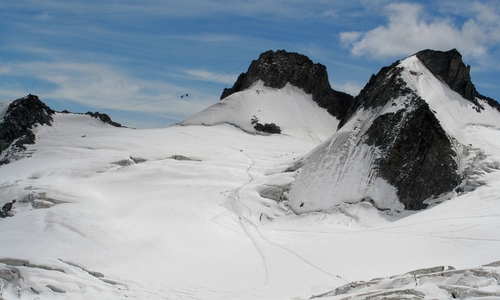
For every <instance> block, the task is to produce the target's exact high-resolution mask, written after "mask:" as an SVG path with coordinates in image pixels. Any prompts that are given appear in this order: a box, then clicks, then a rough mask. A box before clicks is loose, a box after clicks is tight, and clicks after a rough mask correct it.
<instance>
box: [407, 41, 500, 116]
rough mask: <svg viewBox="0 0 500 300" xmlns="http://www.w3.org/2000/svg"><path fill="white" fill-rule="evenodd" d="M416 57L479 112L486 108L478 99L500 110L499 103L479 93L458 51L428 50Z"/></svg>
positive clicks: (468, 68)
mask: <svg viewBox="0 0 500 300" xmlns="http://www.w3.org/2000/svg"><path fill="white" fill-rule="evenodd" d="M416 55H417V57H418V59H420V60H421V61H422V62H423V63H424V65H425V66H426V67H427V69H429V70H430V71H431V72H432V73H433V74H434V75H435V76H436V77H438V78H439V79H441V80H442V81H443V82H445V83H446V84H447V85H448V86H449V87H450V88H451V89H452V90H454V91H455V92H457V93H459V94H460V95H462V97H464V98H465V99H467V100H469V101H471V102H472V103H474V104H475V105H476V107H477V110H478V112H479V111H480V110H481V109H484V108H483V107H482V105H481V104H480V103H479V102H478V101H477V100H476V98H479V99H482V100H485V101H486V102H487V103H488V104H489V105H490V106H492V107H494V108H496V109H498V110H500V104H499V103H498V102H496V101H495V100H493V99H491V98H489V97H486V96H483V95H481V94H479V93H478V92H477V90H476V87H475V86H474V84H473V83H472V81H471V78H470V66H469V65H465V64H464V62H463V61H462V55H461V54H460V52H458V51H457V50H456V49H452V50H449V51H435V50H428V49H427V50H422V51H420V52H418V53H417V54H416Z"/></svg>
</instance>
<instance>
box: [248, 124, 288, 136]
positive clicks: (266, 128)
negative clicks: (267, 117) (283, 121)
mask: <svg viewBox="0 0 500 300" xmlns="http://www.w3.org/2000/svg"><path fill="white" fill-rule="evenodd" d="M253 128H255V130H257V131H262V132H265V133H277V134H280V133H281V128H280V127H279V126H278V125H276V124H274V123H270V124H269V123H265V124H261V123H255V126H254V127H253Z"/></svg>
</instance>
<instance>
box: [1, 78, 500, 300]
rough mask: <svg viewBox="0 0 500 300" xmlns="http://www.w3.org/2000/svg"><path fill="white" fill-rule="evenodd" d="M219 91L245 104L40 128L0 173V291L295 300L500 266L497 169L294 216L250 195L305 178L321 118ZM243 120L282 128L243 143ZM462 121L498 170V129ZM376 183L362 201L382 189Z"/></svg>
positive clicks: (7, 295) (303, 106)
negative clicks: (464, 180)
mask: <svg viewBox="0 0 500 300" xmlns="http://www.w3.org/2000/svg"><path fill="white" fill-rule="evenodd" d="M257 90H262V91H264V92H263V93H257V92H256V91H257ZM290 91H292V93H290ZM287 93H289V94H287ZM270 95H274V96H272V97H270ZM285 95H289V97H290V99H289V98H287V96H285ZM297 95H300V97H299V96H297ZM231 97H232V99H233V100H236V101H238V102H239V103H240V104H241V106H239V104H237V103H230V101H229V99H226V100H223V101H225V103H227V104H226V105H225V106H223V107H222V108H221V109H223V112H219V111H218V110H219V109H218V108H214V107H212V108H210V109H209V110H208V111H204V112H203V113H202V114H199V115H196V116H194V117H193V118H191V119H188V120H187V121H185V122H183V124H184V125H186V124H191V125H189V126H171V127H167V128H162V129H148V130H132V129H126V128H115V127H112V126H109V125H107V124H104V123H102V122H100V121H98V120H96V119H94V118H91V117H90V116H85V115H72V114H56V115H55V116H54V124H53V126H39V127H38V128H37V129H36V134H37V142H36V144H34V145H28V149H27V151H26V153H25V154H26V157H25V158H23V159H20V160H18V161H15V162H12V163H10V164H7V165H3V166H1V167H0V199H1V200H2V204H3V203H5V202H7V201H10V200H12V199H17V200H18V202H16V203H15V205H14V209H13V211H12V217H7V218H3V219H0V297H3V298H4V299H125V298H129V299H130V298H132V299H134V298H136V299H296V300H297V299H308V298H309V297H311V296H312V295H319V294H323V293H327V292H329V291H331V290H333V289H335V288H337V287H340V286H342V285H345V284H346V283H348V282H351V281H358V280H370V279H372V278H376V277H382V276H390V275H394V274H404V273H406V272H408V271H411V270H414V269H420V268H426V267H433V266H437V265H451V266H454V267H456V268H470V267H477V266H480V265H482V264H486V263H490V262H492V261H497V260H500V255H499V253H500V206H499V205H498V203H499V201H500V199H499V197H500V196H499V195H500V171H498V170H497V169H491V170H490V172H489V173H484V174H483V175H482V176H481V180H483V181H484V182H486V184H485V185H483V186H480V187H479V188H477V189H476V190H474V191H472V192H469V193H465V194H461V195H455V196H454V198H453V199H451V200H450V201H446V202H444V203H442V204H439V205H435V206H432V207H431V208H429V209H426V210H423V211H420V212H412V213H410V212H401V213H395V212H394V213H393V214H389V213H384V212H381V211H379V210H377V209H375V208H374V207H373V206H372V205H371V204H370V203H368V202H361V203H354V204H347V203H342V204H339V205H337V206H335V207H334V208H332V209H329V210H324V211H319V212H309V213H305V214H295V213H294V212H293V211H292V210H291V209H290V207H289V203H288V202H287V201H280V202H278V201H275V200H272V199H267V198H263V197H261V196H260V194H261V192H262V191H264V190H266V189H268V188H270V187H272V186H280V187H284V186H286V185H289V184H291V183H292V182H294V180H295V179H296V177H297V176H298V173H300V172H301V171H289V172H287V171H286V170H287V169H288V168H289V167H290V166H291V165H293V164H294V163H295V162H296V161H297V160H298V159H300V158H301V157H302V156H304V155H306V154H307V153H309V152H310V151H312V150H313V149H315V147H317V146H318V145H320V142H321V139H322V137H323V136H325V135H326V134H328V133H327V132H328V131H329V130H332V129H333V128H335V127H336V125H335V120H332V119H329V120H328V121H324V119H322V118H323V117H319V116H317V115H316V112H317V111H319V110H318V107H317V105H315V103H312V102H310V101H309V100H310V99H309V98H308V97H307V95H305V94H303V93H302V94H300V93H297V90H296V89H295V88H294V87H290V86H288V87H285V88H284V89H282V90H271V89H267V88H264V87H254V88H253V89H252V90H249V91H245V92H241V93H240V94H234V95H232V96H231ZM263 97H269V99H261V98H263ZM238 99H240V100H238ZM275 99H276V100H277V101H278V102H279V103H282V104H283V105H282V104H280V106H279V107H280V110H279V111H276V110H275V109H276V105H278V104H276V103H274V100H275ZM251 100H255V103H248V102H250V101H251ZM261 100H262V102H259V101H261ZM264 100H265V101H264ZM286 101H289V102H286ZM295 102H297V104H295ZM286 103H288V104H286ZM285 104H286V105H285ZM255 105H256V106H255ZM227 107H233V108H232V109H229V110H227ZM297 107H299V108H300V110H301V113H302V114H304V118H303V119H302V118H300V117H298V116H299V112H298V111H297ZM259 109H260V110H261V111H260V112H259ZM385 109H387V110H389V109H397V108H394V107H390V108H389V107H388V108H385ZM471 110H472V109H471ZM236 112H238V113H236ZM232 113H234V116H233V115H232ZM257 113H259V115H257ZM260 113H261V114H260ZM238 114H241V115H242V116H243V118H242V119H241V120H240V119H239V118H236V116H237V115H238ZM438 114H441V111H438ZM253 115H256V116H257V117H258V118H259V120H260V121H261V122H262V123H269V122H274V123H276V124H277V125H279V126H280V127H282V129H283V131H284V133H285V134H280V135H277V134H271V135H261V134H253V133H252V130H251V129H252V127H251V126H250V125H248V123H247V121H248V122H249V121H250V118H251V117H253ZM290 116H293V120H290ZM211 117H213V119H212V121H210V122H208V121H207V120H208V119H209V118H211ZM311 117H315V118H316V119H317V121H318V122H319V123H314V124H316V125H313V123H308V122H312V121H311V120H309V118H311ZM360 117H362V116H360ZM325 119H328V118H326V117H325ZM202 120H203V121H202ZM198 122H199V123H200V124H201V123H204V124H209V123H210V124H213V126H203V125H193V124H195V123H198ZM205 122H208V123H205ZM238 122H241V123H238ZM304 122H305V123H304ZM315 122H316V121H315ZM227 123H232V124H236V125H238V126H239V127H240V128H243V129H245V130H241V129H240V128H238V127H235V126H233V125H229V124H227ZM466 123H467V122H466ZM299 124H306V127H302V126H299ZM322 124H326V125H322ZM467 124H468V125H467V126H466V127H464V128H462V130H463V131H461V132H462V134H463V135H464V139H466V138H467V137H469V136H474V137H475V147H478V148H480V149H484V153H485V155H487V160H488V161H489V162H490V163H495V162H496V163H500V158H499V157H498V156H497V153H500V152H499V150H500V131H499V129H498V127H496V126H483V125H484V124H469V123H467ZM295 125H296V127H294V126H295ZM349 126H351V128H354V126H355V124H351V125H349ZM304 128H305V129H304ZM345 130H346V131H345V132H343V131H341V132H339V134H343V135H348V132H347V127H346V129H345ZM358 130H363V128H359V129H358ZM249 132H250V133H249ZM351 141H352V140H350V139H349V138H346V142H351ZM357 151H358V153H357V157H360V158H363V159H361V160H360V161H359V162H358V164H360V165H361V164H368V163H369V161H370V159H371V157H370V155H369V154H367V152H366V149H363V148H360V149H359V150H357ZM181 156H182V159H179V158H181ZM174 158H177V159H174ZM186 158H190V159H191V160H187V159H186ZM361 175H363V174H361ZM363 176H367V178H368V177H369V174H364V175H363ZM318 178H320V177H318ZM312 179H314V178H312ZM349 180H351V179H349ZM349 180H346V181H345V183H346V184H347V185H348V187H349V188H351V189H353V190H356V189H359V187H358V186H357V185H356V184H357V183H356V182H350V181H349ZM312 181H314V180H312ZM374 186H376V187H371V188H369V189H367V190H369V193H373V194H374V193H381V190H379V188H384V189H387V192H385V193H386V194H390V193H392V192H393V191H391V187H390V186H387V184H386V183H384V182H375V185H374ZM323 188H325V189H326V188H327V187H323ZM311 196H312V195H311ZM371 196H372V197H375V196H376V195H371ZM387 201H388V202H390V201H392V200H391V199H388V200H387ZM381 203H383V202H381ZM6 259H17V260H25V261H29V264H26V263H20V261H12V260H6ZM6 272H7V273H6ZM9 274H11V275H9ZM9 276H11V277H12V278H13V279H12V278H10V277H9ZM2 278H4V279H5V278H8V279H9V280H3V279H2ZM493 288H495V287H492V289H493ZM421 289H425V287H421ZM429 289H435V286H430V287H429ZM497 290H498V288H497ZM434 294H435V295H444V293H441V294H439V293H438V294H436V293H434Z"/></svg>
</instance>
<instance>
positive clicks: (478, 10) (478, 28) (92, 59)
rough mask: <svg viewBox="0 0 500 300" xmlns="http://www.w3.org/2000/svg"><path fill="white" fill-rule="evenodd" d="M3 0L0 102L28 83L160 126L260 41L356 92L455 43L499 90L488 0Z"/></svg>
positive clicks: (498, 49)
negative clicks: (400, 63) (374, 77)
mask: <svg viewBox="0 0 500 300" xmlns="http://www.w3.org/2000/svg"><path fill="white" fill-rule="evenodd" d="M2 2H3V3H2V8H1V10H0V37H1V39H0V101H3V100H12V99H17V98H20V97H23V96H25V95H27V94H28V93H32V94H36V95H38V96H40V98H41V99H42V101H44V102H45V103H46V104H48V105H49V106H50V107H52V108H53V109H55V110H64V109H67V110H69V111H73V112H87V111H89V110H90V111H100V112H105V113H108V114H109V115H110V116H111V117H112V119H113V120H115V121H117V122H120V123H122V124H124V125H128V126H132V127H137V128H150V127H164V126H167V125H169V124H172V123H175V122H178V121H180V120H182V119H184V118H186V117H188V116H190V115H193V114H194V113H196V112H198V111H200V110H202V109H203V108H205V107H207V106H209V105H211V104H213V103H215V102H217V101H218V100H219V97H220V94H221V93H222V90H223V88H224V87H231V86H232V84H233V83H234V81H235V80H236V77H237V76H238V74H240V73H241V72H245V71H246V70H247V68H248V66H249V64H250V62H251V61H252V60H253V59H256V58H258V56H259V54H260V53H262V52H264V51H267V50H270V49H271V50H277V49H285V50H287V51H292V52H299V53H302V54H305V55H307V56H309V57H310V58H311V59H312V60H313V61H314V62H319V63H322V64H324V65H325V66H326V67H327V70H328V74H329V77H330V83H331V85H332V87H333V88H335V89H337V90H341V91H345V92H348V93H351V94H357V92H358V91H359V90H360V89H361V88H362V87H363V86H364V85H365V84H366V82H367V81H368V79H369V78H370V76H371V74H373V73H377V72H378V71H379V70H380V68H381V67H383V66H386V65H389V64H391V63H392V62H394V61H395V60H398V59H403V58H405V57H406V56H408V55H411V54H413V53H415V52H417V51H419V50H422V49H427V48H430V49H436V50H449V49H452V48H456V49H458V50H459V51H460V52H461V53H462V55H463V57H464V61H465V63H466V64H470V65H471V67H472V74H471V76H472V79H473V82H474V83H475V85H476V88H477V90H478V91H479V92H480V93H482V94H484V95H486V96H489V97H492V98H494V99H496V100H498V101H500V87H499V82H500V3H499V2H498V1H448V0H443V1H417V2H412V1H407V2H404V1H385V0H371V1H370V0H367V1H353V0H346V1H344V0H329V1H327V0H316V1H302V0H289V1H285V0H274V1H269V0H246V1H239V0H231V1H226V0H218V1H214V0H190V1H178V0H177V1H174V0H99V1H95V0H86V1H76V0H64V1H59V0H16V1H10V0H6V1H2ZM183 94H189V97H183V98H181V97H180V96H181V95H183Z"/></svg>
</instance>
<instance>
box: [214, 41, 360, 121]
mask: <svg viewBox="0 0 500 300" xmlns="http://www.w3.org/2000/svg"><path fill="white" fill-rule="evenodd" d="M258 80H262V81H263V82H264V85H265V86H268V87H272V88H277V89H280V88H283V87H284V86H285V85H286V84H287V83H290V84H291V85H293V86H296V87H298V88H301V89H303V90H304V91H305V92H306V93H308V94H311V95H312V97H313V100H314V101H315V102H316V103H318V105H319V106H321V107H323V108H326V109H327V110H328V112H329V113H330V114H332V115H333V116H335V117H337V118H338V119H342V118H343V117H344V115H345V114H346V112H347V110H348V107H349V105H350V103H351V101H352V99H353V96H351V95H349V94H346V93H342V92H338V91H335V90H333V89H332V88H331V86H330V83H329V81H328V74H327V72H326V67H325V66H324V65H322V64H318V63H317V64H315V63H313V62H312V61H311V60H310V59H309V58H308V57H307V56H305V55H302V54H298V53H294V52H287V51H285V50H278V51H272V50H269V51H267V52H264V53H262V54H261V55H260V56H259V58H258V59H257V60H254V61H252V63H251V64H250V66H249V68H248V71H247V72H246V73H241V74H240V76H239V77H238V79H237V80H236V82H235V83H234V85H233V87H231V88H226V89H224V91H223V92H222V95H221V99H224V98H226V97H227V96H229V95H231V94H233V93H236V92H239V91H243V90H245V89H248V88H249V87H250V86H252V84H253V83H255V82H256V81H258Z"/></svg>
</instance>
